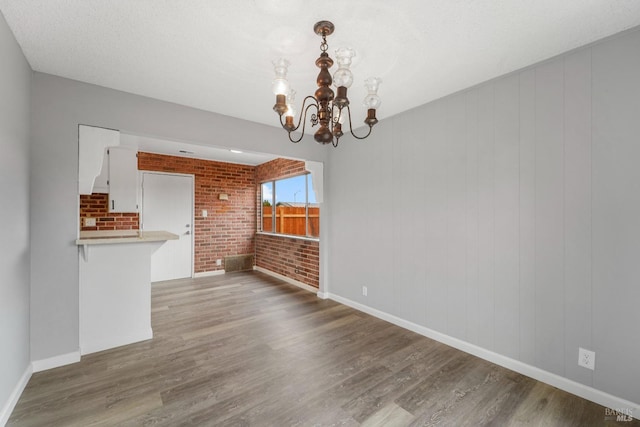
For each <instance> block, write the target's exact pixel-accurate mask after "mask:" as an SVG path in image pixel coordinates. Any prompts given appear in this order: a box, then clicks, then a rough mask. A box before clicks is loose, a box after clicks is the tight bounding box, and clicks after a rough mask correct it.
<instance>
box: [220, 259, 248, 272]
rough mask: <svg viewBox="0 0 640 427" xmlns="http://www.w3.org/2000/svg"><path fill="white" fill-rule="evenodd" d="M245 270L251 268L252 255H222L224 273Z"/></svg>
mask: <svg viewBox="0 0 640 427" xmlns="http://www.w3.org/2000/svg"><path fill="white" fill-rule="evenodd" d="M247 270H253V255H233V256H226V257H224V271H225V272H226V273H231V272H234V271H247Z"/></svg>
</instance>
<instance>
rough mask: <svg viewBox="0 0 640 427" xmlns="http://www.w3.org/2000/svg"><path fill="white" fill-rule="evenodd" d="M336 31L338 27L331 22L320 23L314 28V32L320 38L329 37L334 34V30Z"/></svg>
mask: <svg viewBox="0 0 640 427" xmlns="http://www.w3.org/2000/svg"><path fill="white" fill-rule="evenodd" d="M335 29H336V27H335V26H334V25H333V22H331V21H318V22H316V25H314V26H313V31H315V33H316V34H317V35H319V36H329V35H331V34H333V30H335Z"/></svg>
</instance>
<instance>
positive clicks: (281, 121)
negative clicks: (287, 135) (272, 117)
mask: <svg viewBox="0 0 640 427" xmlns="http://www.w3.org/2000/svg"><path fill="white" fill-rule="evenodd" d="M307 100H311V101H310V102H311V103H310V104H309V105H307V106H306V107H305V104H306V103H307ZM314 104H315V106H316V108H318V102H317V101H316V99H315V98H314V97H313V96H311V95H309V96H306V97H305V98H304V100H303V101H302V110H303V111H304V116H303V115H300V117H298V124H297V125H296V127H294V128H293V129H291V130H289V129H287V127H286V126H285V122H284V121H283V120H282V116H284V114H283V115H282V116H280V125H281V126H282V127H283V128H284V130H286V131H287V132H295V131H297V130H298V128H299V127H300V124H301V123H304V122H305V121H306V117H307V109H308V108H309V107H311V106H312V105H314ZM303 117H304V118H305V119H304V120H302V118H303ZM302 131H303V133H304V125H303V126H302Z"/></svg>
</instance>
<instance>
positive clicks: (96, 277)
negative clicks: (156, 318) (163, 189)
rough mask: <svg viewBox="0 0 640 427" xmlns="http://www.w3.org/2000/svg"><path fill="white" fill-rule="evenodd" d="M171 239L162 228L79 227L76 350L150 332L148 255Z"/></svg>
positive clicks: (97, 348) (139, 337)
mask: <svg viewBox="0 0 640 427" xmlns="http://www.w3.org/2000/svg"><path fill="white" fill-rule="evenodd" d="M174 239H178V236H177V235H176V234H173V233H168V232H166V231H142V232H139V231H137V230H133V231H109V232H106V231H86V232H81V233H80V236H79V238H78V239H77V240H76V244H77V245H78V247H79V248H80V250H79V253H78V256H79V268H80V271H79V273H80V353H81V354H83V355H84V354H89V353H94V352H97V351H102V350H106V349H109V348H113V347H118V346H121V345H126V344H131V343H134V342H138V341H144V340H147V339H151V338H152V337H153V331H152V329H151V255H152V254H153V253H154V252H155V251H156V250H157V249H158V248H159V247H160V246H162V245H163V244H164V243H165V242H166V241H167V240H174Z"/></svg>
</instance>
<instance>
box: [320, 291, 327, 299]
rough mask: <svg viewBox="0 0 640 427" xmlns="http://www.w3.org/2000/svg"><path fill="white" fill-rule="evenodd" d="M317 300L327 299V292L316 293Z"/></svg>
mask: <svg viewBox="0 0 640 427" xmlns="http://www.w3.org/2000/svg"><path fill="white" fill-rule="evenodd" d="M317 295H318V298H320V299H329V295H330V294H329V292H320V291H318V294H317Z"/></svg>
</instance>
